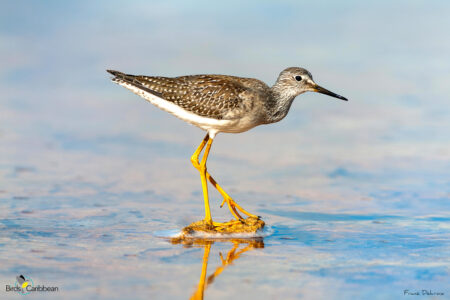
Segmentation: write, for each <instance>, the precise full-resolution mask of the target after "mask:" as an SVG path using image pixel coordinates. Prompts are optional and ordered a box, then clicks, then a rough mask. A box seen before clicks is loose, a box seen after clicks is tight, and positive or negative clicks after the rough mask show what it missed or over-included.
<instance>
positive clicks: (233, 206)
mask: <svg viewBox="0 0 450 300" xmlns="http://www.w3.org/2000/svg"><path fill="white" fill-rule="evenodd" d="M212 141H213V140H212V139H211V138H209V135H208V134H207V135H206V136H205V138H204V139H203V141H202V142H201V143H200V145H199V146H198V148H197V150H195V152H194V154H193V155H192V156H191V162H192V164H193V165H194V167H195V168H196V169H197V170H199V172H200V178H201V180H202V189H203V197H204V200H205V220H207V221H212V218H211V211H210V208H209V198H208V186H207V184H206V180H205V179H204V178H205V177H206V179H207V180H209V182H211V184H212V185H213V186H214V187H215V188H216V189H217V191H218V192H219V193H220V194H221V195H222V197H223V201H222V204H220V207H222V206H223V205H224V204H225V202H227V205H228V208H229V210H230V212H231V214H232V215H233V216H234V217H235V218H236V219H237V220H240V219H242V216H241V215H240V214H239V212H238V210H239V211H240V212H241V213H243V214H246V215H247V216H250V217H255V218H257V216H256V215H253V214H251V213H249V212H247V211H246V210H245V209H243V208H242V207H241V206H240V205H238V204H237V203H236V202H235V201H234V200H233V199H232V198H231V197H230V196H229V195H228V194H227V193H226V192H225V191H224V190H223V189H222V187H221V186H220V185H219V184H218V183H217V181H215V180H214V178H212V176H211V175H210V174H209V173H208V172H207V170H206V160H207V158H208V154H209V150H210V148H211V144H212ZM205 145H206V149H205V153H204V154H203V158H202V161H201V163H200V162H199V156H200V153H201V152H202V150H203V148H204V147H205Z"/></svg>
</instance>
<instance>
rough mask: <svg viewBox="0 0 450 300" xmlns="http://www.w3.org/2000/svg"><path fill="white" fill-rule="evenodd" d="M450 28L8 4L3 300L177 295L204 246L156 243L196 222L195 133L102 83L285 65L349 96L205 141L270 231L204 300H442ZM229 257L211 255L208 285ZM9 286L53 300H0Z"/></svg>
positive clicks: (278, 7) (397, 19)
mask: <svg viewBox="0 0 450 300" xmlns="http://www.w3.org/2000/svg"><path fill="white" fill-rule="evenodd" d="M449 15H450V5H449V3H448V2H445V1H397V2H395V3H393V2H392V1H377V2H376V3H371V4H370V3H367V2H361V1H318V2H317V1H316V2H306V1H272V2H270V1H246V2H243V1H242V2H239V1H235V2H233V1H231V2H230V1H226V2H224V3H218V2H212V1H209V2H208V1H184V2H182V1H154V2H152V1H133V2H132V3H128V2H124V1H96V2H95V3H94V1H72V2H69V1H41V2H39V1H27V2H26V1H2V2H1V11H0V54H1V60H0V178H1V179H0V266H1V267H0V285H1V286H0V288H1V291H0V299H18V298H22V297H29V298H30V299H31V298H32V299H56V298H58V299H60V298H61V299H188V298H189V297H190V296H191V295H192V293H193V292H194V291H195V289H196V284H197V283H198V280H199V277H200V273H201V267H202V257H203V252H204V248H203V247H201V246H194V247H183V246H182V245H172V244H171V243H169V242H168V241H167V240H165V239H161V238H159V237H158V235H160V234H161V233H164V232H166V231H167V230H178V229H180V228H182V227H183V226H185V225H187V224H189V222H191V221H195V220H198V219H200V218H201V217H202V216H203V200H202V195H201V185H200V180H199V176H198V173H197V171H196V170H195V169H194V168H193V167H192V166H191V164H190V162H189V157H190V155H191V154H192V152H193V151H194V150H195V148H196V147H197V145H198V144H199V143H200V141H201V139H202V138H203V136H204V133H203V132H202V131H200V130H199V129H197V128H195V127H193V126H190V125H186V124H185V123H183V122H182V121H180V120H178V119H176V118H175V117H173V116H170V115H168V114H167V113H165V112H162V111H160V110H158V109H157V108H155V107H152V105H150V104H149V103H147V102H145V101H143V100H142V99H140V98H139V97H137V96H136V95H134V94H132V93H130V92H129V91H127V90H125V89H123V88H121V87H119V86H117V85H115V84H113V83H111V82H110V81H109V77H110V76H109V74H107V73H106V72H105V69H107V68H112V69H118V70H121V71H124V72H129V73H135V74H149V75H165V76H178V75H185V74H197V73H223V74H233V75H239V76H249V77H257V78H260V79H262V80H264V81H265V82H267V83H268V84H272V83H273V82H274V81H275V79H276V77H277V75H278V73H279V72H280V71H281V70H282V69H284V68H285V67H289V66H303V67H306V68H307V69H308V70H310V71H311V72H312V74H313V75H314V79H315V80H316V82H318V83H319V84H321V85H323V86H324V87H326V88H329V89H330V90H332V91H334V92H336V93H339V94H342V95H343V96H345V97H347V98H349V100H350V101H349V102H347V103H346V102H343V101H339V100H336V99H334V98H330V97H327V96H324V95H320V94H312V93H308V94H304V95H301V96H300V97H298V98H297V99H296V101H295V102H294V104H293V106H292V109H291V111H290V113H289V115H288V116H287V117H286V118H285V119H284V120H283V121H282V122H280V123H278V124H274V125H270V126H260V127H257V128H255V129H253V130H251V131H249V132H246V133H243V134H239V135H230V134H228V135H227V134H219V135H218V136H217V138H216V140H215V143H214V145H213V148H212V154H211V155H210V159H209V161H208V162H209V164H208V168H209V170H210V171H211V173H212V174H213V175H214V177H216V178H217V180H218V181H219V183H221V184H222V185H223V186H224V188H225V189H226V190H227V191H228V192H229V193H230V194H231V195H232V196H233V197H234V198H235V199H236V201H237V202H238V203H240V204H241V205H242V206H243V207H244V208H247V209H248V210H249V211H251V212H255V213H257V214H259V215H262V216H263V217H264V220H265V221H266V223H267V224H268V226H269V227H270V229H271V230H272V231H273V233H272V235H270V236H268V237H266V238H264V248H258V249H253V250H251V251H246V252H244V253H242V254H241V255H240V257H239V258H237V259H236V260H234V261H233V264H232V265H230V266H228V267H227V268H226V269H225V270H223V272H222V273H221V274H220V275H219V276H217V277H216V278H215V280H214V282H213V283H212V284H210V285H209V286H208V288H207V289H206V291H205V298H206V299H244V297H245V298H246V299H429V298H430V299H431V298H433V299H445V298H447V299H448V298H449V295H450V288H449V286H450V276H449V267H450V260H449V254H450V242H449V237H450V222H449V221H450V213H449V208H450V204H449V200H450V106H449V101H450V96H449V95H450V84H449V83H450V54H449V53H450V39H449V38H448V33H449V31H450V18H449ZM210 190H211V196H212V199H211V204H212V209H213V217H216V220H227V219H228V218H230V215H229V213H228V211H227V209H226V208H223V209H219V207H218V205H219V203H220V201H221V199H220V196H219V195H218V194H217V193H216V192H215V191H213V190H212V189H210ZM245 246H246V244H245V243H244V244H241V245H239V247H240V248H244V247H245ZM232 247H233V244H232V243H231V242H220V243H219V242H217V243H214V244H213V245H212V247H211V253H210V260H209V265H208V272H209V273H208V275H209V274H211V273H212V272H214V270H215V269H216V268H217V267H218V266H220V265H221V263H220V259H219V252H222V253H223V254H224V255H225V254H226V253H227V252H228V251H229V250H230V249H231V248H232ZM19 274H23V275H25V276H28V277H30V278H32V279H33V281H34V283H35V284H41V285H42V284H44V285H46V286H58V287H59V289H60V291H59V292H58V293H57V294H50V293H41V294H34V295H28V296H19V295H17V294H16V293H7V292H5V285H7V284H10V285H13V284H14V282H15V276H17V275H19ZM406 289H407V290H409V291H410V292H414V291H420V293H421V291H422V290H423V289H426V290H431V291H432V292H439V293H444V295H443V296H434V297H433V296H413V295H404V290H406Z"/></svg>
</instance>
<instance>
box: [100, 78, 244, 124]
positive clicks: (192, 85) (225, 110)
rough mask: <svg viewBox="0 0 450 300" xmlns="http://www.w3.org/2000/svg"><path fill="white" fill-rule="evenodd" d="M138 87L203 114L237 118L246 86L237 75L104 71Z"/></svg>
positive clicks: (242, 103) (188, 109) (211, 116)
mask: <svg viewBox="0 0 450 300" xmlns="http://www.w3.org/2000/svg"><path fill="white" fill-rule="evenodd" d="M108 72H110V73H111V74H113V75H114V76H116V78H119V79H120V80H124V81H126V82H128V83H130V84H132V85H134V86H136V87H138V88H140V89H143V90H145V91H147V92H149V93H152V94H154V95H156V96H158V97H161V98H163V99H165V100H167V101H170V102H173V103H175V104H176V105H178V106H180V107H182V108H183V109H185V110H187V111H190V112H193V113H195V114H198V115H200V116H203V117H208V118H215V119H224V118H227V119H228V118H233V117H238V115H239V112H241V111H242V108H243V105H244V104H245V105H248V104H247V103H244V102H245V100H246V99H243V98H242V97H241V95H244V94H245V93H244V92H246V91H248V88H247V87H245V86H244V85H242V84H241V83H240V82H239V78H237V77H232V76H225V75H191V76H182V77H174V78H171V77H158V76H134V75H127V74H123V73H120V72H117V71H108Z"/></svg>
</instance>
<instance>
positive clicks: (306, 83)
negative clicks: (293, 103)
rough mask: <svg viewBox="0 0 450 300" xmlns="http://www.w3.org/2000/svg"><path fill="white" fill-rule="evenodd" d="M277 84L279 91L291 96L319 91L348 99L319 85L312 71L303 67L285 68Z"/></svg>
mask: <svg viewBox="0 0 450 300" xmlns="http://www.w3.org/2000/svg"><path fill="white" fill-rule="evenodd" d="M275 86H276V89H277V90H278V92H280V93H282V94H285V95H286V96H289V97H296V96H298V95H300V94H302V93H304V92H317V93H321V94H325V95H328V96H331V97H335V98H338V99H341V100H345V101H347V98H345V97H342V96H340V95H338V94H335V93H333V92H331V91H329V90H327V89H324V88H323V87H321V86H319V85H318V84H317V83H315V82H314V80H313V77H312V75H311V73H310V72H309V71H308V70H306V69H303V68H298V67H291V68H287V69H285V70H283V71H282V72H281V73H280V75H279V76H278V79H277V82H276V83H275Z"/></svg>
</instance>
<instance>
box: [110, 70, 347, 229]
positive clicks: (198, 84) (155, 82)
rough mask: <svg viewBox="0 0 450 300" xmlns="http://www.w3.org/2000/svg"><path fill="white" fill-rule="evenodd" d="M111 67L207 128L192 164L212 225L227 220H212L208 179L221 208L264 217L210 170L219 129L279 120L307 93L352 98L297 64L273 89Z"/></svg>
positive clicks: (127, 82) (134, 87)
mask: <svg viewBox="0 0 450 300" xmlns="http://www.w3.org/2000/svg"><path fill="white" fill-rule="evenodd" d="M107 71H108V72H109V73H111V74H112V75H113V76H114V77H113V78H112V81H113V82H115V83H117V84H119V85H121V86H123V87H125V88H127V89H129V90H131V91H132V92H133V93H135V94H137V95H139V96H141V97H142V98H144V99H146V100H147V101H149V102H150V103H152V104H154V105H155V106H157V107H159V108H160V109H162V110H165V111H167V112H169V113H171V114H173V115H175V116H176V117H178V118H180V119H182V120H184V121H186V122H188V123H191V124H193V125H195V126H197V127H199V128H201V129H203V130H205V131H206V132H207V134H206V136H205V138H204V139H203V141H202V142H201V144H200V146H198V148H197V150H195V152H194V154H193V155H192V157H191V162H192V164H193V165H194V167H195V168H196V169H197V170H198V171H199V172H200V179H201V183H202V190H203V198H204V205H205V219H204V221H205V222H206V223H208V224H210V225H211V226H212V227H215V226H220V225H222V224H226V223H218V222H213V220H212V217H211V211H210V207H209V198H208V185H207V181H209V182H210V183H211V184H212V185H213V186H214V187H215V188H216V189H217V190H218V191H219V193H220V194H221V195H222V196H223V201H222V204H221V205H220V207H222V206H223V205H224V204H225V202H226V203H227V204H228V208H229V210H230V212H231V213H232V215H233V216H234V217H235V218H236V219H237V220H243V218H242V216H241V214H240V213H242V214H245V215H247V216H249V217H252V218H257V219H259V217H257V216H256V215H253V214H251V213H249V212H247V211H246V210H245V209H243V208H242V207H241V206H240V205H238V204H237V203H236V202H235V201H234V200H233V199H232V198H231V197H230V196H229V195H228V194H227V193H226V192H225V191H224V190H223V189H222V187H221V186H220V185H219V184H218V183H217V181H215V180H214V179H213V177H212V176H211V175H210V174H209V172H208V171H207V169H206V160H207V159H208V155H209V151H210V149H211V145H212V142H213V140H214V138H215V136H216V135H217V133H219V132H226V133H240V132H244V131H247V130H249V129H251V128H253V127H255V126H258V125H262V124H271V123H275V122H278V121H280V120H282V119H283V118H284V117H285V116H286V115H287V113H288V112H289V109H290V107H291V104H292V102H293V100H294V99H295V97H297V96H298V95H300V94H302V93H304V92H318V93H322V94H325V95H328V96H332V97H335V98H338V99H341V100H345V101H347V99H346V98H345V97H342V96H340V95H338V94H335V93H333V92H331V91H329V90H327V89H324V88H323V87H321V86H319V85H317V84H316V83H315V82H314V80H313V77H312V75H311V73H310V72H309V71H307V70H306V69H303V68H298V67H291V68H287V69H285V70H283V71H282V72H281V73H280V75H279V76H278V79H277V81H276V82H275V84H274V85H273V86H272V87H269V86H268V85H266V84H265V83H264V82H262V81H260V80H258V79H253V78H243V77H236V76H227V75H188V76H180V77H161V76H143V75H130V74H124V73H122V72H119V71H113V70H107ZM203 149H204V154H203V157H202V159H201V160H200V158H199V156H200V154H201V152H202V151H203ZM239 212H240V213H239ZM230 222H231V221H230Z"/></svg>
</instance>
